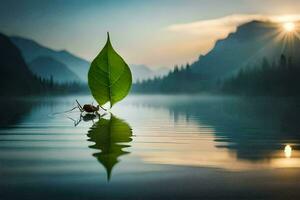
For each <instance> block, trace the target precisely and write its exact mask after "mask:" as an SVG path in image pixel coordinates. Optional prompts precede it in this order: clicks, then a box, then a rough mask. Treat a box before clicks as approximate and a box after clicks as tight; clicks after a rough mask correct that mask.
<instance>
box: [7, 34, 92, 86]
mask: <svg viewBox="0 0 300 200" xmlns="http://www.w3.org/2000/svg"><path fill="white" fill-rule="evenodd" d="M10 39H11V41H12V42H13V43H14V44H15V45H16V46H17V47H18V48H19V49H20V50H21V52H22V54H23V57H24V59H25V61H26V63H28V64H30V63H31V62H32V61H33V60H35V59H37V58H39V57H51V58H52V59H55V60H56V61H58V62H61V63H63V64H64V65H65V66H67V67H68V69H69V70H70V71H72V72H73V73H74V74H76V75H77V77H79V78H80V80H81V81H82V82H87V72H88V69H89V65H90V63H89V62H88V61H86V60H84V59H82V58H79V57H77V56H74V55H73V54H71V53H69V52H68V51H65V50H62V51H56V50H53V49H50V48H48V47H45V46H42V45H40V44H39V43H37V42H35V41H33V40H30V39H25V38H22V37H15V36H13V37H10ZM54 76H55V75H54Z"/></svg>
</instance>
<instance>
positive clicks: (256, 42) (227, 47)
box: [191, 21, 300, 79]
mask: <svg viewBox="0 0 300 200" xmlns="http://www.w3.org/2000/svg"><path fill="white" fill-rule="evenodd" d="M281 26H282V25H281V24H278V23H273V22H262V21H252V22H249V23H245V24H243V25H240V26H239V27H237V30H236V32H234V33H230V34H229V35H228V36H227V37H226V38H225V39H221V40H218V41H217V42H216V44H215V46H214V48H213V49H212V50H211V51H210V52H208V53H207V54H206V55H201V56H200V57H199V59H198V60H197V61H195V62H194V63H192V65H191V68H192V71H193V72H194V73H199V74H201V75H202V77H204V78H205V79H216V78H222V77H228V76H231V75H232V74H233V73H235V72H237V71H239V69H241V68H243V67H246V66H247V65H250V64H251V65H253V64H254V63H255V62H258V61H261V60H262V59H263V58H264V57H265V58H267V59H268V60H274V58H276V57H279V56H280V54H282V53H285V54H288V55H290V56H292V57H294V58H298V57H299V56H297V55H296V54H295V53H296V52H299V51H296V50H300V42H299V40H298V41H294V46H293V47H291V48H293V50H288V47H287V46H286V42H285V41H284V40H283V39H282V40H279V37H280V34H281V36H284V34H285V33H283V30H282V27H281Z"/></svg>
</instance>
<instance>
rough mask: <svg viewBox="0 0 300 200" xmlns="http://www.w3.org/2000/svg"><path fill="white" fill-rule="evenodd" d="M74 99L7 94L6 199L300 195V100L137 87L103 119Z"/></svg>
mask: <svg viewBox="0 0 300 200" xmlns="http://www.w3.org/2000/svg"><path fill="white" fill-rule="evenodd" d="M75 99H78V100H79V101H80V102H82V103H90V102H92V99H91V98H90V97H89V96H80V97H78V96H76V97H75V96H67V97H65V96H64V97H52V98H30V99H19V100H9V101H3V100H2V101H1V117H0V125H1V129H0V187H1V189H0V198H1V199H20V198H22V199H199V198H203V199H209V198H218V199H229V198H233V199H240V198H243V199H245V198H248V199H252V198H264V199H267V198H269V199H289V198H290V199H294V198H297V197H299V196H300V194H299V193H300V192H299V189H298V183H299V181H300V169H299V168H300V152H299V141H300V132H299V131H300V124H299V113H300V103H299V100H298V99H291V98H290V99H288V98H276V99H273V98H233V97H209V96H163V95H139V96H134V95H132V96H129V97H128V98H126V99H125V100H124V101H123V102H121V103H119V104H117V105H116V106H115V107H114V108H113V109H112V111H111V112H112V113H113V115H111V114H107V115H105V116H103V117H101V118H100V119H98V117H94V116H83V117H80V112H78V111H76V110H75V111H72V112H69V113H61V112H63V111H66V110H69V109H71V108H73V107H74V106H75V103H74V102H75ZM101 114H103V112H102V113H101Z"/></svg>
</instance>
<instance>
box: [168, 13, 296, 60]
mask: <svg viewBox="0 0 300 200" xmlns="http://www.w3.org/2000/svg"><path fill="white" fill-rule="evenodd" d="M253 20H261V21H274V22H287V21H298V20H300V15H298V14H295V15H261V14H235V15H229V16H225V17H221V18H215V19H206V20H199V21H195V22H189V23H184V24H173V25H170V26H168V27H166V28H164V29H163V30H164V31H165V32H166V33H167V34H168V37H169V38H172V43H169V44H168V48H165V49H163V51H169V50H172V52H173V53H174V54H177V60H178V62H179V59H181V60H184V59H185V61H189V62H193V61H194V60H196V59H197V57H198V56H199V55H200V54H205V53H207V52H208V51H209V50H210V49H211V48H212V47H213V46H214V44H215V42H216V41H217V40H219V39H222V38H225V37H227V35H228V34H229V33H231V32H234V31H235V30H236V28H237V27H238V26H239V25H241V24H244V23H247V22H250V21H253ZM178 55H180V56H178ZM173 57H174V59H175V57H176V56H175V55H174V56H173ZM179 57H180V58H179ZM183 58H184V59H183ZM172 59H173V58H172Z"/></svg>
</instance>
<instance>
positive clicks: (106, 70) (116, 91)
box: [88, 33, 132, 107]
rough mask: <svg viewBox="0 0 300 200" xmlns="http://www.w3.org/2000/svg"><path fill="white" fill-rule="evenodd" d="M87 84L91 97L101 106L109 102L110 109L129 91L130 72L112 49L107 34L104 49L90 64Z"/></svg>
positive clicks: (130, 82) (130, 83)
mask: <svg viewBox="0 0 300 200" xmlns="http://www.w3.org/2000/svg"><path fill="white" fill-rule="evenodd" d="M88 84H89V87H90V90H91V92H92V95H93V97H94V98H95V99H96V101H97V102H98V104H99V105H101V106H102V105H104V104H106V103H107V102H110V107H112V106H113V105H114V104H115V103H117V102H118V101H121V100H122V99H123V98H125V97H126V96H127V94H128V93H129V91H130V88H131V85H132V75H131V71H130V69H129V67H128V65H127V64H126V63H125V61H124V60H123V59H122V58H121V56H120V55H118V53H117V52H116V51H115V50H114V49H113V47H112V45H111V43H110V39H109V34H108V33H107V42H106V44H105V46H104V48H103V49H102V50H101V52H100V53H99V54H98V56H97V57H96V58H95V59H94V60H93V62H92V64H91V67H90V70H89V73H88Z"/></svg>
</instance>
